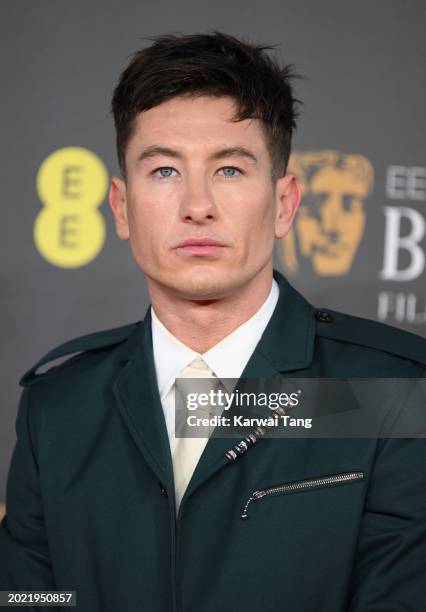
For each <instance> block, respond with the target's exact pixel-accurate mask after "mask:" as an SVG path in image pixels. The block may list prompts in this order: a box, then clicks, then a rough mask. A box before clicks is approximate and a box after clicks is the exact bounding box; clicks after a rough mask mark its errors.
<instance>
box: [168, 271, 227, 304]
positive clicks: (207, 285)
mask: <svg viewBox="0 0 426 612" xmlns="http://www.w3.org/2000/svg"><path fill="white" fill-rule="evenodd" d="M172 282H173V288H175V289H177V291H178V292H179V293H180V294H181V295H184V296H185V297H188V298H189V299H194V300H197V299H198V300H203V299H204V300H209V299H217V298H220V297H223V295H225V294H226V293H228V292H229V290H230V289H232V287H233V286H234V283H233V281H232V278H231V276H230V274H229V271H226V270H223V271H221V272H220V273H219V271H217V272H216V273H215V271H212V270H207V269H206V270H200V269H198V270H194V271H192V272H190V273H186V274H182V275H176V276H175V277H174V279H173V281H172Z"/></svg>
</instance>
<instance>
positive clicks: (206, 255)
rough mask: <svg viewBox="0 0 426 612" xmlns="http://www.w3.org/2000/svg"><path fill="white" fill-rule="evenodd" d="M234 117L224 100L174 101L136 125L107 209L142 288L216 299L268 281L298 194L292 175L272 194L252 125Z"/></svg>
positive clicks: (264, 153)
mask: <svg viewBox="0 0 426 612" xmlns="http://www.w3.org/2000/svg"><path fill="white" fill-rule="evenodd" d="M234 112H235V107H234V102H233V100H232V99H231V98H227V97H222V98H217V97H207V96H201V97H175V98H172V99H171V100H169V101H167V102H164V103H162V104H160V105H158V106H156V107H154V108H152V109H150V110H148V111H144V112H142V113H141V114H140V115H138V116H137V117H136V119H135V125H134V131H133V134H132V136H131V138H130V141H129V143H128V147H127V150H126V169H127V181H126V183H124V182H123V181H121V179H117V178H114V179H113V181H112V185H111V191H110V204H111V207H112V209H113V213H114V216H115V220H116V227H117V232H118V235H119V237H120V238H122V239H128V238H129V239H130V243H131V249H132V252H133V256H134V258H135V260H136V262H137V264H138V265H139V267H140V268H141V269H142V270H143V272H144V273H145V275H146V277H147V281H148V284H150V283H151V286H152V284H154V285H155V286H157V287H160V288H162V289H163V290H166V291H169V292H170V291H172V294H173V293H176V292H177V293H178V294H179V295H181V296H183V297H185V298H188V299H199V300H201V299H216V298H220V297H224V296H226V295H229V294H231V293H233V292H235V291H238V289H239V288H241V287H242V286H244V285H245V284H247V283H250V281H253V280H256V278H257V277H259V278H260V275H264V274H265V271H266V272H267V273H269V274H270V270H271V268H272V253H273V242H274V237H277V238H280V237H282V236H283V235H285V233H286V232H287V231H288V229H289V228H290V225H291V222H292V219H293V216H294V213H295V210H296V208H297V204H298V197H299V198H300V190H299V189H298V186H297V184H296V182H295V179H294V176H293V175H288V176H286V177H283V178H282V179H280V180H279V181H277V183H276V185H275V187H276V188H275V189H274V185H273V183H272V180H271V162H270V156H269V152H268V150H267V148H266V144H265V139H264V135H263V131H262V128H261V125H260V123H259V121H258V120H244V121H240V122H233V121H232V120H231V119H232V117H233V116H234Z"/></svg>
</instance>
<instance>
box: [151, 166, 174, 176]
mask: <svg viewBox="0 0 426 612" xmlns="http://www.w3.org/2000/svg"><path fill="white" fill-rule="evenodd" d="M174 170H175V169H174V168H171V167H170V166H163V167H161V168H157V170H154V172H153V174H157V172H159V173H160V178H169V177H170V176H172V172H174Z"/></svg>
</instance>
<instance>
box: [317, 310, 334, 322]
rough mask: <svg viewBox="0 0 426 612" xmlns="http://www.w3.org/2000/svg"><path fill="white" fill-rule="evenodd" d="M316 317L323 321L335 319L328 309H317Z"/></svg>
mask: <svg viewBox="0 0 426 612" xmlns="http://www.w3.org/2000/svg"><path fill="white" fill-rule="evenodd" d="M315 318H316V320H317V321H320V322H321V323H331V322H332V320H333V317H332V316H331V314H330V313H329V312H327V311H326V310H317V311H316V312H315Z"/></svg>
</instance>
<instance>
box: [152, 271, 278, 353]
mask: <svg viewBox="0 0 426 612" xmlns="http://www.w3.org/2000/svg"><path fill="white" fill-rule="evenodd" d="M271 283H272V269H270V270H269V274H264V275H262V277H261V278H256V279H252V280H251V281H249V282H248V283H247V284H246V285H244V286H243V287H238V289H236V290H235V291H234V292H233V293H230V294H229V295H227V296H224V297H222V298H220V299H216V300H208V301H202V302H200V301H196V300H191V299H185V297H182V296H181V295H176V294H175V293H174V294H173V295H171V294H170V293H169V292H168V291H167V290H164V289H163V288H162V287H161V286H159V285H158V284H155V283H153V282H152V281H150V279H147V284H148V290H149V295H150V299H151V305H152V307H153V309H154V311H155V314H156V315H157V317H158V318H159V319H160V321H161V322H162V324H163V325H164V326H165V327H166V328H167V329H168V330H169V332H170V333H171V334H173V335H174V336H175V338H177V339H178V340H180V342H182V343H183V344H185V345H186V346H188V347H189V348H191V349H192V350H193V351H196V352H197V353H205V352H206V351H208V350H209V349H210V348H212V346H215V344H217V343H218V342H220V341H221V340H223V338H226V336H229V334H231V333H232V332H233V331H234V330H235V329H237V327H239V326H240V325H242V324H243V323H245V322H246V321H247V320H248V319H250V318H251V317H252V316H253V315H254V314H255V313H256V312H257V311H258V310H259V308H260V307H261V306H262V304H263V303H264V302H265V300H266V298H267V297H268V295H269V292H270V290H271Z"/></svg>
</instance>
